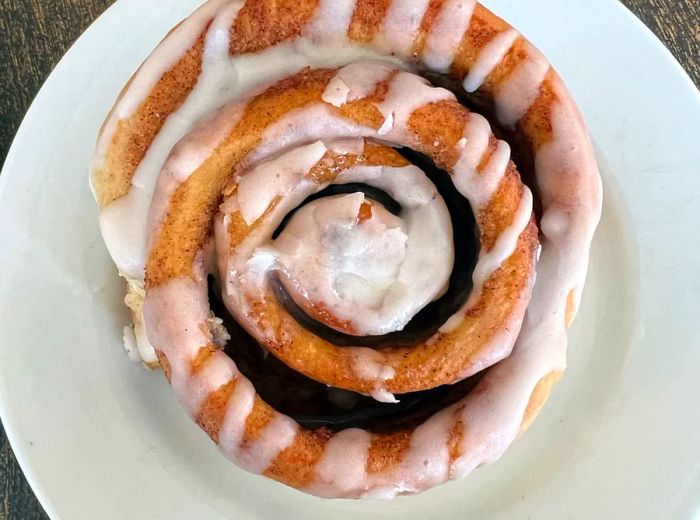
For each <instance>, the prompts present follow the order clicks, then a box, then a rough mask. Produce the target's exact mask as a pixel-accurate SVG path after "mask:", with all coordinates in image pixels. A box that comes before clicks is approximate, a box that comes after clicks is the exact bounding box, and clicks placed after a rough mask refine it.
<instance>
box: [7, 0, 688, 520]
mask: <svg viewBox="0 0 700 520" xmlns="http://www.w3.org/2000/svg"><path fill="white" fill-rule="evenodd" d="M151 1H156V0H151ZM622 2H623V3H624V4H625V5H627V7H629V9H630V10H632V12H634V13H635V14H636V15H637V16H639V18H641V20H642V21H643V22H644V23H646V24H647V25H648V26H649V28H651V30H652V31H654V33H656V35H657V36H658V37H659V38H660V39H661V40H662V41H663V42H664V43H665V44H666V46H667V47H668V48H669V49H670V50H671V52H673V54H674V55H675V56H676V57H677V58H678V60H679V61H680V62H681V64H682V65H683V66H684V67H685V69H686V70H687V71H688V73H689V74H690V77H691V78H692V80H693V81H694V82H695V84H696V85H699V86H700V2H699V1H698V0H622ZM111 3H112V1H111V0H0V35H2V36H1V37H0V78H2V86H1V87H0V88H2V97H1V98H0V161H1V162H2V163H4V161H5V157H6V155H7V151H8V150H9V147H10V144H11V141H12V138H13V136H14V134H15V132H16V131H17V128H18V127H19V124H20V122H21V120H22V117H23V116H24V113H25V112H26V110H27V108H28V107H29V104H30V103H31V100H32V99H33V98H34V96H35V95H36V93H37V92H38V90H39V88H40V87H41V84H42V83H43V82H44V80H45V79H46V77H47V76H48V74H49V73H50V72H51V70H52V69H53V67H54V66H55V65H56V63H58V61H59V60H60V58H61V56H62V55H63V54H64V53H65V51H66V50H67V49H68V47H69V46H70V45H71V44H72V43H73V42H74V41H75V40H76V39H77V38H78V36H80V34H81V33H82V32H83V31H84V30H85V28H87V26H88V25H89V24H90V23H91V22H92V21H93V20H94V19H95V18H97V16H99V15H100V14H101V13H102V12H103V11H104V10H105V9H106V8H107V7H108V6H109V5H110V4H111ZM45 518H47V516H46V514H45V513H44V512H43V510H42V508H41V506H40V505H39V503H38V502H37V500H36V498H34V494H33V493H32V491H31V489H30V487H29V485H28V484H27V482H26V480H25V479H24V476H23V475H22V472H21V470H20V469H19V466H18V465H17V462H16V460H15V458H14V455H13V453H12V450H11V448H10V445H9V443H8V442H7V438H6V437H5V432H4V430H3V429H2V428H0V520H34V519H45Z"/></svg>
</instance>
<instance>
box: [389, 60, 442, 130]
mask: <svg viewBox="0 0 700 520" xmlns="http://www.w3.org/2000/svg"><path fill="white" fill-rule="evenodd" d="M454 99H455V96H454V94H453V93H452V92H450V91H449V90H447V89H444V88H436V87H433V86H432V85H430V84H429V83H428V82H427V80H425V79H423V78H421V77H420V76H416V75H415V74H411V73H408V72H399V73H398V74H396V75H395V76H394V77H393V79H392V80H391V83H390V84H389V91H388V92H387V94H386V97H385V98H384V101H382V102H381V103H378V104H377V108H378V109H379V111H380V112H381V113H382V115H383V116H384V119H385V124H386V122H387V121H390V124H391V128H390V129H388V130H386V129H384V127H382V129H380V131H379V132H378V134H379V135H380V136H384V137H385V138H388V139H391V140H393V141H401V140H408V139H409V137H408V136H407V135H406V130H405V128H406V125H407V123H408V119H409V117H411V114H412V113H413V112H415V111H416V110H417V109H418V108H421V107H423V106H425V105H429V104H430V103H436V102H438V101H454ZM390 118H391V119H390ZM382 130H384V131H382ZM409 142H410V141H409Z"/></svg>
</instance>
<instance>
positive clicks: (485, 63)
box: [464, 29, 520, 92]
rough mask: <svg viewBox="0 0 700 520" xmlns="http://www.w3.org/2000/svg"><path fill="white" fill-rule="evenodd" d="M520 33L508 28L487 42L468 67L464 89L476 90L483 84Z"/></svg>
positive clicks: (468, 90)
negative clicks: (469, 67) (472, 63)
mask: <svg viewBox="0 0 700 520" xmlns="http://www.w3.org/2000/svg"><path fill="white" fill-rule="evenodd" d="M519 36H520V33H519V32H518V31H516V30H515V29H508V30H506V31H503V32H502V33H498V34H497V35H496V36H494V37H493V39H492V40H491V41H490V42H488V43H487V44H486V45H485V46H484V48H483V49H481V51H479V55H478V56H477V57H476V62H474V65H472V67H471V69H469V74H467V76H466V77H465V78H464V90H466V91H467V92H476V91H477V90H479V87H481V85H483V84H484V81H486V78H488V76H489V74H491V72H493V70H494V69H495V68H496V67H497V66H498V64H499V63H501V61H503V58H504V57H505V55H506V54H508V51H509V50H510V48H511V47H512V46H513V44H514V43H515V40H517V39H518V37H519Z"/></svg>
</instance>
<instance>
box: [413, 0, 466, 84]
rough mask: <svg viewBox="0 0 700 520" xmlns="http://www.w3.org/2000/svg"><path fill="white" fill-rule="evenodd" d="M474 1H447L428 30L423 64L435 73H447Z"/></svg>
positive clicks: (464, 32) (464, 31) (464, 30)
mask: <svg viewBox="0 0 700 520" xmlns="http://www.w3.org/2000/svg"><path fill="white" fill-rule="evenodd" d="M475 7H476V0H447V1H446V2H445V3H444V4H443V5H442V7H441V8H440V12H439V13H438V14H437V17H436V18H435V21H434V22H433V24H432V26H431V27H430V29H429V32H428V36H427V38H426V40H425V48H424V49H423V56H422V59H423V62H424V63H425V65H426V66H427V67H428V68H429V69H432V70H434V71H437V72H447V71H448V70H449V68H450V65H452V63H453V62H454V60H455V55H456V54H457V51H458V50H459V46H460V44H461V43H462V39H463V38H464V35H465V34H466V33H467V29H469V22H471V19H472V14H473V13H474V8H475Z"/></svg>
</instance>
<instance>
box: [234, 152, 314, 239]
mask: <svg viewBox="0 0 700 520" xmlns="http://www.w3.org/2000/svg"><path fill="white" fill-rule="evenodd" d="M326 151H327V150H326V147H325V145H324V144H323V143H322V142H321V141H316V142H315V143H313V144H311V145H309V146H303V147H299V148H295V149H293V150H290V151H289V152H287V153H286V154H284V155H283V156H281V157H279V158H277V159H273V160H272V161H270V162H267V163H263V164H260V165H259V166H257V167H256V168H255V169H253V170H252V171H250V172H249V173H247V174H245V175H243V177H242V178H241V180H240V181H239V183H238V193H237V198H238V205H239V208H240V212H241V216H242V217H243V220H245V221H246V223H247V224H248V225H251V224H253V223H254V222H255V221H256V220H258V219H259V218H260V217H261V216H262V214H263V213H265V211H266V210H267V208H268V206H270V204H271V203H272V201H273V200H274V199H275V198H277V197H281V196H283V195H286V194H287V193H289V192H290V191H292V190H293V189H294V188H295V187H296V186H297V185H298V184H299V183H300V182H301V180H302V177H303V176H304V175H306V173H308V171H309V170H310V169H311V167H312V166H313V165H314V164H316V163H317V162H318V161H320V160H321V158H322V157H323V156H324V155H325V153H326Z"/></svg>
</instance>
